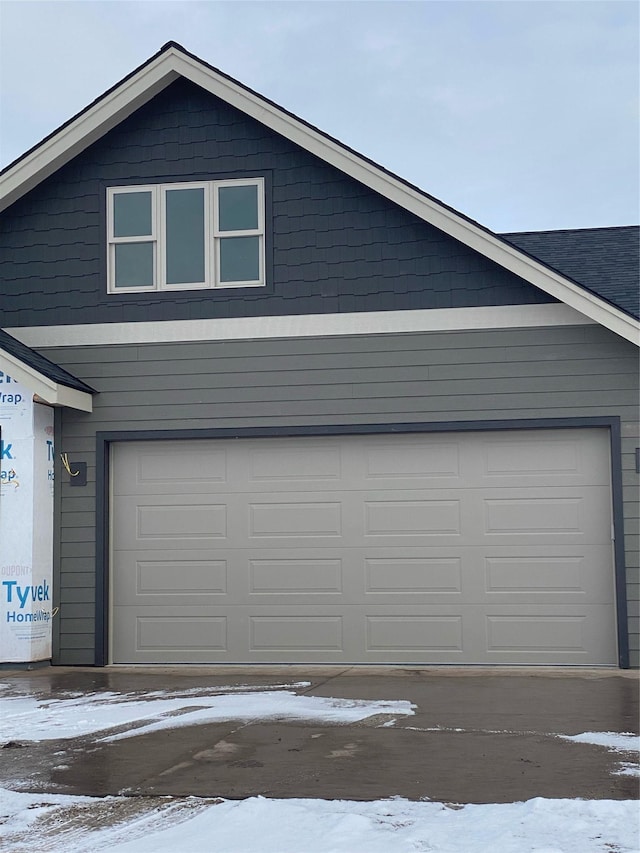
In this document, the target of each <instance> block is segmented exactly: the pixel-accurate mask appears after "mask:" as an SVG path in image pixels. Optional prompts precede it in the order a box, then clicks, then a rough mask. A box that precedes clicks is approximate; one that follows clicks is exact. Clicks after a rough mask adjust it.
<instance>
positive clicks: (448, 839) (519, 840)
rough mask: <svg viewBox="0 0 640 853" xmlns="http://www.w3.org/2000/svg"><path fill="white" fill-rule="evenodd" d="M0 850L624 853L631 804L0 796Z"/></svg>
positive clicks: (633, 820) (631, 846)
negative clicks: (465, 803)
mask: <svg viewBox="0 0 640 853" xmlns="http://www.w3.org/2000/svg"><path fill="white" fill-rule="evenodd" d="M0 848H2V849H6V850H11V851H13V853H26V851H27V850H29V851H31V850H32V849H38V850H39V851H57V850H59V849H61V848H63V849H64V850H65V853H99V852H100V851H106V850H109V851H111V853H175V851H180V853H196V851H197V853H390V851H393V853H421V852H422V853H498V851H499V853H605V851H606V853H611V851H613V850H615V851H618V853H632V851H637V850H638V811H637V803H636V802H631V801H611V800H594V801H584V800H547V799H542V798H538V799H534V800H529V801H528V802H524V803H507V804H500V805H495V804H490V805H466V806H457V805H455V804H452V803H431V802H418V803H415V802H409V801H407V800H402V799H392V800H378V801H376V802H368V803H366V802H365V803H362V802H350V801H344V800H332V801H327V800H303V799H292V800H269V799H264V798H262V797H251V798H250V799H247V800H241V801H232V800H199V799H197V798H187V799H185V800H173V799H171V798H131V799H129V800H127V798H124V797H109V798H104V799H99V798H89V797H69V796H64V795H49V794H46V795H43V794H24V793H15V792H12V791H6V790H3V789H0Z"/></svg>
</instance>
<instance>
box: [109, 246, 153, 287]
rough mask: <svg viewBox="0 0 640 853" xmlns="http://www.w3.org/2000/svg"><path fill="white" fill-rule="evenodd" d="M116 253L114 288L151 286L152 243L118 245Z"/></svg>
mask: <svg viewBox="0 0 640 853" xmlns="http://www.w3.org/2000/svg"><path fill="white" fill-rule="evenodd" d="M115 251H116V270H115V272H116V274H115V281H114V284H115V286H116V287H149V286H152V285H153V243H118V244H117V245H116V246H115Z"/></svg>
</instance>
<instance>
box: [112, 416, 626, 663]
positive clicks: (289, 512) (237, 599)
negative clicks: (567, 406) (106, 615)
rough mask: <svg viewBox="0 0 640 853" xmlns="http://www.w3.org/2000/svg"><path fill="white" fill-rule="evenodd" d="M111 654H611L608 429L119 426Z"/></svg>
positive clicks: (331, 658) (277, 658)
mask: <svg viewBox="0 0 640 853" xmlns="http://www.w3.org/2000/svg"><path fill="white" fill-rule="evenodd" d="M110 488H111V495H110V501H111V543H110V554H111V573H110V577H111V602H112V606H111V624H110V636H111V642H110V648H111V661H112V662H113V663H218V662H220V663H225V662H228V663H251V662H253V663H288V662H291V663H416V664H418V663H433V664H437V663H442V664H520V665H521V664H573V665H615V663H616V660H617V650H616V630H615V606H614V571H613V548H612V539H611V536H612V534H611V530H612V511H611V506H612V501H611V474H610V461H609V433H608V430H606V429H557V430H493V431H490V430H487V431H469V432H456V433H419V432H416V433H403V434H361V435H340V436H338V435H333V436H305V437H280V438H275V437H270V438H256V439H244V438H242V439H198V440H171V441H144V442H143V441H140V442H117V443H114V444H113V445H112V458H111V478H110Z"/></svg>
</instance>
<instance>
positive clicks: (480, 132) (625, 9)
mask: <svg viewBox="0 0 640 853" xmlns="http://www.w3.org/2000/svg"><path fill="white" fill-rule="evenodd" d="M638 10H639V6H638V4H637V3H636V2H635V0H602V2H601V1H600V0H564V2H556V0H523V1H522V2H521V0H503V1H502V2H500V0H486V1H485V0H460V2H458V0H443V2H429V0H416V2H403V0H393V2H359V0H351V2H342V0H340V2H325V0H308V2H303V0H289V2H272V1H271V0H258V2H249V1H247V2H243V0H235V2H213V0H212V1H211V2H190V0H183V2H151V0H141V1H140V2H125V0H122V2H121V0H111V2H92V0H84V2H60V0H54V2H29V0H22V2H14V0H0V75H1V77H0V82H1V86H0V162H1V163H2V165H3V166H4V165H6V164H7V163H9V162H11V161H12V160H14V159H15V158H16V157H18V156H19V155H20V154H22V153H23V152H24V151H26V150H27V149H28V148H30V147H31V146H32V145H34V144H35V143H37V142H38V141H40V140H41V139H42V138H43V137H44V136H46V135H47V134H48V133H50V132H51V131H52V130H53V129H55V128H56V127H57V126H59V125H60V124H61V123H62V122H64V121H66V120H67V119H68V118H69V117H70V116H71V115H73V114H74V113H76V112H78V111H79V110H81V109H82V108H83V107H84V106H86V105H87V104H88V103H89V102H90V101H92V100H93V99H94V98H96V97H97V96H98V95H100V94H101V93H102V92H104V91H105V90H106V89H107V88H109V87H110V86H112V85H113V84H114V83H116V82H117V81H118V80H120V79H121V78H122V77H124V76H125V75H126V74H128V73H129V72H130V71H131V70H132V69H133V68H134V67H136V66H137V65H139V64H140V63H142V62H144V61H145V60H146V59H147V58H148V57H149V56H151V55H152V54H153V53H155V52H156V51H157V50H158V49H159V48H160V47H161V46H162V45H163V44H164V43H165V42H166V41H169V40H174V41H178V42H180V43H181V44H182V45H183V46H184V47H185V48H187V49H188V50H190V51H192V52H193V53H195V54H197V55H198V56H200V57H201V58H202V59H204V60H206V61H207V62H209V63H211V64H212V65H214V66H216V67H218V68H220V69H221V70H223V71H225V72H226V73H227V74H230V75H231V76H233V77H235V78H237V79H238V80H240V81H241V82H243V83H245V84H246V85H248V86H250V87H252V88H254V89H256V90H257V91H258V92H260V93H261V94H264V95H266V96H267V97H269V98H271V99H272V100H274V101H276V102H277V103H278V104H281V105H282V106H283V107H286V108H287V109H289V110H291V111H292V112H294V113H296V114H297V115H299V116H300V117H302V118H304V119H306V120H307V121H310V122H311V123H312V124H315V125H317V126H318V127H320V128H321V129H322V130H324V131H326V132H327V133H329V134H331V135H332V136H335V137H337V138H338V139H340V140H341V141H342V142H345V143H346V144H348V145H350V146H352V147H353V148H355V149H356V150H357V151H360V152H361V153H363V154H366V155H367V156H369V157H371V158H372V159H373V160H375V161H376V162H378V163H380V164H381V165H383V166H386V167H387V168H389V169H391V170H392V171H393V172H396V173H397V174H399V175H401V176H402V177H404V178H406V179H407V180H409V181H412V182H413V183H415V184H417V185H418V186H420V187H421V188H422V189H424V190H426V191H427V192H429V193H431V194H432V195H435V196H436V197H437V198H440V199H441V200H442V201H445V202H446V203H447V204H449V205H451V206H453V207H455V208H457V209H458V210H460V211H461V212H463V213H465V214H466V215H468V216H471V217H472V218H474V219H476V220H478V221H479V222H481V223H482V224H484V225H486V226H487V227H489V228H492V229H493V230H495V231H511V230H513V231H523V230H529V229H532V230H533V229H535V230H538V229H551V228H581V227H594V226H603V225H628V224H636V223H638V220H639V212H638V207H639V194H640V190H639V185H640V182H639V162H638V148H639V143H640V140H639V119H638V88H639V82H638V78H639V67H640V61H639V26H638V24H639V22H638Z"/></svg>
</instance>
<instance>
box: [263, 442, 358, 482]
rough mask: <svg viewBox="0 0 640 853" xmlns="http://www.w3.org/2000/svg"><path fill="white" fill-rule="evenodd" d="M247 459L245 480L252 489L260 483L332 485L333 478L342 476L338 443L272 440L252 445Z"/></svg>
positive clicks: (341, 460) (341, 457) (341, 477)
mask: <svg viewBox="0 0 640 853" xmlns="http://www.w3.org/2000/svg"><path fill="white" fill-rule="evenodd" d="M247 460H248V466H247V483H248V487H249V488H250V489H251V490H252V491H255V490H256V489H257V488H259V487H264V488H268V489H274V487H275V488H276V489H278V490H281V489H286V490H291V491H295V490H296V489H299V488H300V486H301V485H302V484H305V485H306V486H310V487H312V488H314V489H317V488H322V487H323V486H326V487H327V488H332V489H335V487H336V482H340V481H342V479H343V478H344V472H343V453H342V448H341V447H340V445H338V444H334V445H331V446H327V445H326V443H325V444H320V443H318V442H314V441H308V440H307V441H305V440H302V441H300V442H298V444H297V445H296V446H295V447H292V446H291V442H274V443H272V444H269V445H259V446H257V447H253V448H252V449H251V450H250V451H249V453H248V454H247Z"/></svg>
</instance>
